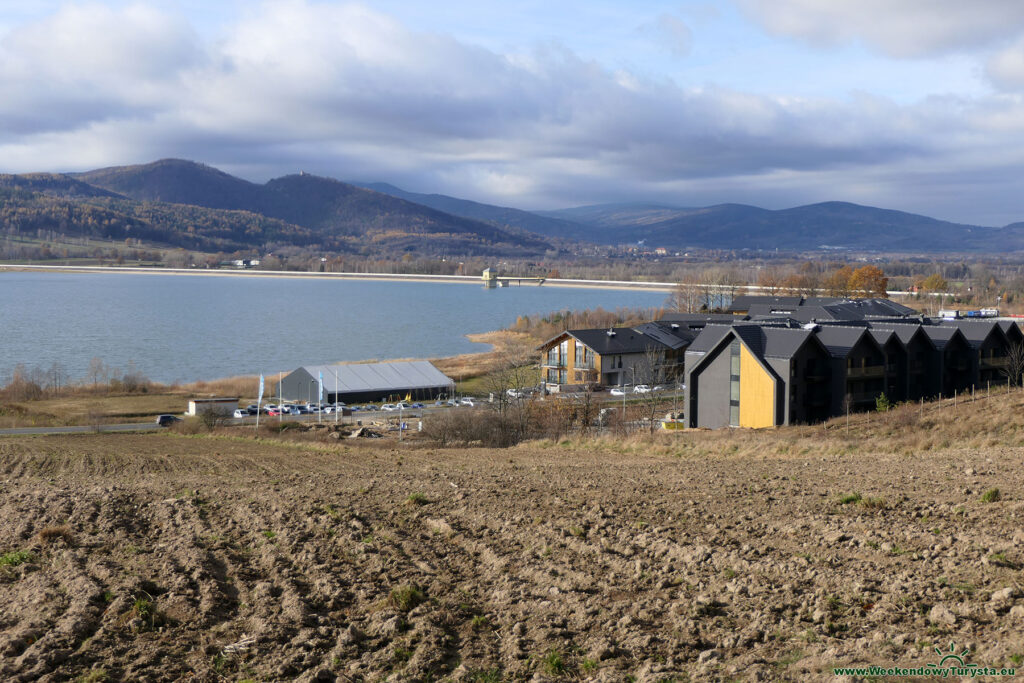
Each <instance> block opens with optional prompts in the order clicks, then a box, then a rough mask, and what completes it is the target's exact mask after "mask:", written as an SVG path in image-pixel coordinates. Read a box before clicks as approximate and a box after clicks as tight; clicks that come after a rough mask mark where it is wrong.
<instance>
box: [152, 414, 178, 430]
mask: <svg viewBox="0 0 1024 683" xmlns="http://www.w3.org/2000/svg"><path fill="white" fill-rule="evenodd" d="M181 421H182V420H181V418H180V417H178V416H177V415H157V417H156V423H157V424H158V425H160V426H161V427H170V426H171V425H173V424H174V423H176V422H181Z"/></svg>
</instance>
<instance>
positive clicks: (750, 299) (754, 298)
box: [728, 294, 804, 312]
mask: <svg viewBox="0 0 1024 683" xmlns="http://www.w3.org/2000/svg"><path fill="white" fill-rule="evenodd" d="M803 300H804V298H803V297H802V296H764V295H758V294H741V295H740V296H738V297H736V298H735V299H733V300H732V303H731V304H730V305H729V308H728V310H729V311H730V312H738V311H749V310H750V307H751V306H757V305H763V306H775V307H776V308H796V307H797V306H799V305H800V303H801V302H802V301H803Z"/></svg>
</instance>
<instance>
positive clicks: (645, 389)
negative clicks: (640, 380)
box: [633, 384, 651, 394]
mask: <svg viewBox="0 0 1024 683" xmlns="http://www.w3.org/2000/svg"><path fill="white" fill-rule="evenodd" d="M633 393H634V394H649V393H651V388H650V387H649V386H647V385H646V384H637V385H636V386H635V387H633Z"/></svg>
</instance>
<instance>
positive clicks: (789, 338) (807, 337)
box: [763, 327, 816, 359]
mask: <svg viewBox="0 0 1024 683" xmlns="http://www.w3.org/2000/svg"><path fill="white" fill-rule="evenodd" d="M763 330H764V355H765V356H766V357H768V358H785V359H789V358H792V357H793V356H795V355H796V354H797V352H798V351H800V349H801V348H803V346H804V344H807V343H808V342H810V343H814V340H816V337H815V333H814V331H812V330H805V329H801V328H785V327H765V328H763Z"/></svg>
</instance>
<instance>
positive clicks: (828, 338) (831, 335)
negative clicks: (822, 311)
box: [818, 325, 878, 358]
mask: <svg viewBox="0 0 1024 683" xmlns="http://www.w3.org/2000/svg"><path fill="white" fill-rule="evenodd" d="M865 337H866V338H867V339H869V340H870V342H871V343H872V344H875V345H876V346H877V344H878V343H877V342H876V341H875V340H874V338H873V337H871V336H870V335H869V334H868V331H867V329H865V328H863V327H849V326H846V325H824V326H822V327H821V328H820V329H819V330H818V340H819V341H821V343H822V344H824V345H825V348H826V349H828V352H829V353H831V354H832V355H833V356H834V357H836V358H846V357H847V356H848V355H850V351H852V350H853V348H854V347H855V346H857V344H859V343H860V342H861V339H863V338H865Z"/></svg>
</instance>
